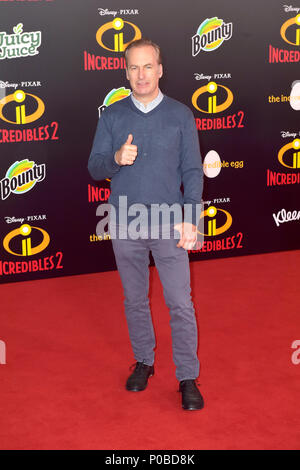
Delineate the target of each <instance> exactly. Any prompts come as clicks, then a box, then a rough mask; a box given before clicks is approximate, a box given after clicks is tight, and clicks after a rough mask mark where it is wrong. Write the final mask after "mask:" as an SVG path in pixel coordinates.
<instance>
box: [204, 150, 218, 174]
mask: <svg viewBox="0 0 300 470" xmlns="http://www.w3.org/2000/svg"><path fill="white" fill-rule="evenodd" d="M221 168H222V163H221V159H220V157H219V154H218V152H216V151H215V150H210V151H209V152H208V153H207V154H206V156H205V158H204V161H203V172H204V174H205V176H207V177H208V178H215V177H216V176H218V174H219V173H220V171H221Z"/></svg>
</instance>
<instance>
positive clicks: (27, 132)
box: [0, 90, 59, 143]
mask: <svg viewBox="0 0 300 470" xmlns="http://www.w3.org/2000/svg"><path fill="white" fill-rule="evenodd" d="M44 112H45V104H44V102H43V100H42V99H41V98H39V97H38V96H36V95H33V94H32V93H27V92H24V91H23V90H16V91H15V92H14V93H11V94H10V95H7V96H5V97H4V98H2V99H1V100H0V121H1V120H2V121H4V123H8V124H12V125H13V126H24V125H26V124H31V123H33V122H35V121H37V120H38V119H40V118H41V117H42V116H43V114H44ZM57 131H58V123H57V122H56V121H53V122H51V124H47V125H45V126H40V127H35V128H25V129H23V130H14V129H11V130H7V129H0V143H10V142H32V141H42V140H58V138H59V137H58V135H57Z"/></svg>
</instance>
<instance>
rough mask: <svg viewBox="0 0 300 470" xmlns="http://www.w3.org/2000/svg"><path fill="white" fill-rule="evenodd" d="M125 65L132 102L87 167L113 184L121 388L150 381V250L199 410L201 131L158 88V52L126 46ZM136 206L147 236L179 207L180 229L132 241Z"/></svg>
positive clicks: (179, 362)
mask: <svg viewBox="0 0 300 470" xmlns="http://www.w3.org/2000/svg"><path fill="white" fill-rule="evenodd" d="M125 60H126V76H127V79H128V80H129V82H130V85H131V88H132V94H131V95H130V96H129V97H127V98H125V99H123V100H121V101H118V102H116V103H114V104H112V105H111V106H109V107H108V108H107V109H105V111H104V112H103V114H102V116H101V118H100V119H99V122H98V126H97V130H96V134H95V138H94V142H93V147H92V151H91V155H90V158H89V162H88V169H89V172H90V174H91V176H92V177H93V178H94V179H95V180H102V179H105V178H111V196H110V199H109V203H110V204H111V207H112V208H113V209H114V214H115V215H116V214H117V215H116V218H117V222H116V220H115V223H114V226H113V230H114V231H115V235H116V236H114V237H112V243H113V249H114V254H115V258H116V263H117V267H118V271H119V274H120V277H121V280H122V284H123V288H124V294H125V314H126V319H127V324H128V329H129V336H130V340H131V345H132V349H133V353H134V357H135V360H136V364H135V369H134V371H133V373H132V374H131V375H130V377H129V378H128V380H127V382H126V389H127V390H129V391H142V390H144V389H145V388H146V386H147V384H148V379H149V377H150V376H152V375H153V374H154V365H153V364H154V348H155V335H154V330H153V325H152V320H151V314H150V309H149V299H148V288H149V252H150V251H151V252H152V255H153V258H154V261H155V265H156V267H157V269H158V272H159V276H160V279H161V282H162V285H163V289H164V297H165V301H166V304H167V306H168V307H169V310H170V316H171V322H170V324H171V329H172V348H173V359H174V363H175V365H176V377H177V379H178V380H179V391H180V392H181V393H182V407H183V408H184V409H187V410H199V409H201V408H203V406H204V402H203V398H202V396H201V394H200V391H199V389H198V387H197V384H196V378H197V377H198V375H199V361H198V357H197V343H198V334H197V325H196V319H195V312H194V307H193V304H192V301H191V295H190V292H191V288H190V270H189V260H188V254H187V250H189V249H191V248H192V247H193V246H194V244H195V242H196V240H197V223H198V220H199V217H200V212H199V208H200V207H201V197H202V185H203V173H202V163H201V157H200V151H199V141H198V133H197V130H196V126H195V122H194V117H193V114H192V112H191V110H190V109H189V108H188V107H187V106H185V105H183V104H182V103H179V102H178V101H176V100H174V99H172V98H169V97H167V96H166V95H163V94H162V92H161V91H160V89H159V79H160V78H161V76H162V73H163V69H162V61H161V53H160V48H159V46H157V45H156V44H155V43H153V42H152V41H150V40H147V39H143V38H142V39H139V40H137V41H133V42H132V43H130V44H129V45H128V46H127V48H126V50H125ZM182 184H183V188H184V193H183V194H182V191H181V185H182ZM136 205H139V206H138V207H140V206H141V205H143V206H142V207H143V208H144V209H145V210H146V214H147V216H146V220H145V218H144V222H147V223H148V221H149V219H150V226H151V230H152V229H153V226H154V225H155V224H154V222H153V221H152V219H151V217H150V215H151V216H152V213H153V212H152V209H157V208H160V209H161V208H165V207H168V208H173V209H174V207H179V208H180V209H181V208H182V207H183V206H184V208H185V217H184V221H182V219H181V221H179V222H178V219H176V217H175V216H174V217H175V218H173V219H172V221H173V224H172V227H171V230H169V234H168V235H166V234H165V231H164V230H165V227H164V225H163V224H162V223H161V219H159V222H158V226H159V235H158V236H157V232H155V231H151V234H149V231H148V230H144V229H145V227H146V226H147V223H145V224H144V225H145V227H142V228H141V230H140V232H139V234H140V236H139V237H137V236H136V234H135V236H131V235H130V230H128V228H129V227H128V225H130V224H129V223H128V221H130V220H132V217H131V218H130V216H132V215H133V214H134V211H132V208H133V207H136ZM127 207H129V211H128V214H127ZM124 211H126V217H125V218H124ZM154 212H155V211H154ZM172 214H173V213H172ZM181 214H182V212H181ZM127 215H128V216H129V217H128V218H127ZM173 215H174V214H173ZM177 215H178V212H177ZM124 220H125V222H124ZM176 222H177V223H176ZM151 224H152V225H151ZM156 224H157V221H156ZM141 225H143V224H141ZM174 226H175V227H174ZM111 227H112V225H111ZM147 228H148V226H147ZM169 229H170V227H169ZM117 232H118V234H117ZM154 232H155V235H154V236H152V235H153V233H154ZM131 233H132V232H131ZM170 233H171V236H170ZM176 233H177V236H176ZM176 238H177V239H176ZM178 239H179V241H178Z"/></svg>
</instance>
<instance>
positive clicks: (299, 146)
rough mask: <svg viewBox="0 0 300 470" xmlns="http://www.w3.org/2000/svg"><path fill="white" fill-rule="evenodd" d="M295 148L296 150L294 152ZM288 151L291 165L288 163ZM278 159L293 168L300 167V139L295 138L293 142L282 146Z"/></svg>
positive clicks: (282, 163)
mask: <svg viewBox="0 0 300 470" xmlns="http://www.w3.org/2000/svg"><path fill="white" fill-rule="evenodd" d="M294 150H295V152H294ZM286 153H288V154H289V156H290V157H289V163H290V164H289V165H288V164H287V160H288V158H286V155H285V154H286ZM278 160H279V162H280V163H281V165H283V166H285V167H287V168H292V169H293V170H295V169H299V168H300V139H295V140H293V142H289V143H288V144H286V145H284V146H283V147H281V149H280V150H279V152H278Z"/></svg>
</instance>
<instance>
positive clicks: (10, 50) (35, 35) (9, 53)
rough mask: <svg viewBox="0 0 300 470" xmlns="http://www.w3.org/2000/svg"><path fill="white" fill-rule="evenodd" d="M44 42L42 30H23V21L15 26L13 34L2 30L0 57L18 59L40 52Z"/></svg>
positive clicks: (0, 33) (0, 35)
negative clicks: (26, 31)
mask: <svg viewBox="0 0 300 470" xmlns="http://www.w3.org/2000/svg"><path fill="white" fill-rule="evenodd" d="M41 42H42V33H41V31H31V32H28V33H24V32H23V23H19V24H17V25H16V26H14V28H13V34H7V33H6V32H5V31H2V32H0V59H1V60H3V59H16V58H19V57H27V56H33V55H36V54H38V53H39V51H38V48H39V47H40V45H41Z"/></svg>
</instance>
